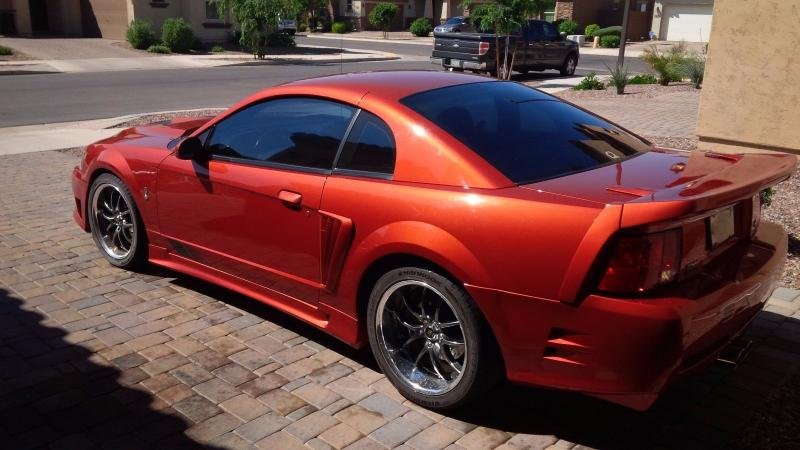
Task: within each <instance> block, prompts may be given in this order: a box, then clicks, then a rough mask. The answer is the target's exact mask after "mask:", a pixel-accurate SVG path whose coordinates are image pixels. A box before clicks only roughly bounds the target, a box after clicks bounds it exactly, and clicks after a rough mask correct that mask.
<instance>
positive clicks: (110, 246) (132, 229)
mask: <svg viewBox="0 0 800 450" xmlns="http://www.w3.org/2000/svg"><path fill="white" fill-rule="evenodd" d="M88 199H89V205H88V211H87V212H88V216H89V217H88V218H89V225H90V227H91V230H92V238H93V239H94V242H95V244H97V247H98V248H99V249H100V251H101V252H102V254H103V256H104V257H105V258H106V259H107V260H108V262H110V263H111V264H113V265H115V266H117V267H123V268H133V267H136V266H139V265H141V264H142V263H144V261H146V260H147V238H146V236H145V233H144V225H143V224H142V220H141V217H139V211H138V210H137V209H136V204H135V203H134V202H133V198H132V197H131V194H130V191H129V190H128V188H127V186H125V183H123V182H122V180H120V179H119V178H117V177H115V176H114V175H111V174H109V173H104V174H102V175H100V176H99V177H97V179H96V180H94V182H93V183H92V187H91V189H89V196H88Z"/></svg>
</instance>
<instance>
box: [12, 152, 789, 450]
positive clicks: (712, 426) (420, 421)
mask: <svg viewBox="0 0 800 450" xmlns="http://www.w3.org/2000/svg"><path fill="white" fill-rule="evenodd" d="M75 162H76V158H75V157H74V156H72V155H69V154H65V153H59V152H40V153H30V154H25V155H12V156H6V157H2V158H0V417H2V420H0V448H29V447H43V446H51V447H53V448H68V449H77V448H92V447H110V448H136V449H141V448H145V446H149V447H160V448H177V447H197V446H199V445H200V444H201V443H204V444H208V445H210V446H214V447H218V448H248V447H251V446H253V445H254V446H256V447H259V448H272V449H285V448H295V447H296V448H301V447H304V446H306V447H311V448H329V447H346V446H348V445H351V446H352V448H381V447H393V446H403V447H406V448H409V447H413V448H420V449H424V448H443V447H447V446H450V448H452V449H460V448H491V447H496V446H501V447H503V448H546V447H549V446H555V448H569V447H572V446H574V445H576V444H581V445H585V446H591V447H605V448H608V447H635V448H644V447H649V446H652V445H658V446H662V447H679V448H695V447H714V446H719V445H722V444H723V443H725V442H728V441H729V440H731V439H735V438H736V435H737V432H738V431H739V430H740V429H741V428H742V426H743V424H745V423H746V422H747V419H748V418H749V417H750V415H751V414H752V413H753V411H756V410H758V409H759V408H761V407H762V406H763V402H764V401H765V399H766V398H768V395H769V393H770V392H772V391H773V390H774V389H775V387H776V386H778V385H780V384H781V383H783V382H784V381H785V380H786V379H787V377H788V376H789V375H790V374H791V373H792V372H793V371H794V370H795V369H796V368H797V366H798V363H799V362H800V354H798V344H800V321H798V318H800V314H799V313H798V312H797V311H798V307H800V298H795V295H796V293H795V292H790V291H781V292H780V294H779V295H781V296H782V298H783V299H782V300H780V299H776V300H774V301H773V302H774V304H773V305H771V306H769V307H768V309H769V311H766V312H763V313H762V314H761V315H760V316H759V317H758V318H757V320H756V322H755V325H754V327H753V328H752V329H751V330H750V332H749V336H750V337H751V338H753V339H756V340H757V344H756V345H755V349H754V350H753V352H752V354H751V355H750V357H749V358H748V360H747V361H746V363H745V364H743V365H741V366H740V367H738V369H737V370H735V371H733V370H731V369H728V368H723V367H718V366H715V367H712V368H711V369H710V370H709V371H708V372H705V373H704V374H703V375H701V376H699V377H696V378H692V379H689V380H687V381H684V382H681V383H679V384H678V385H676V386H674V388H673V389H672V390H671V391H670V392H669V393H668V394H667V395H665V396H664V397H663V398H662V400H661V401H659V402H658V403H657V404H656V406H655V408H654V409H653V410H651V411H650V412H648V413H645V414H641V413H635V412H633V411H629V410H626V409H624V408H621V407H617V406H613V405H610V404H606V403H604V402H602V401H599V400H594V399H591V398H588V397H584V396H581V395H577V394H567V393H561V392H552V391H542V390H536V389H529V388H521V387H511V386H501V387H499V388H498V389H497V390H495V391H494V392H492V393H491V394H490V395H489V396H487V397H486V399H484V400H482V401H481V402H479V403H477V404H474V405H471V406H469V407H467V408H464V409H462V410H459V411H455V412H453V413H449V414H448V415H447V416H442V415H439V414H436V413H433V412H430V411H426V410H424V409H421V408H418V407H415V406H413V405H411V404H409V403H408V402H406V401H404V400H403V399H402V398H401V397H400V396H399V395H398V394H397V392H396V391H395V390H394V389H393V388H392V387H391V386H390V385H389V383H388V382H387V380H386V379H385V378H384V377H383V376H382V375H381V374H380V373H378V372H376V371H375V370H374V362H373V361H372V359H371V358H370V356H369V354H368V353H367V352H363V351H362V352H356V351H353V350H351V349H349V348H347V347H346V346H344V345H342V344H340V343H339V342H338V341H336V340H334V339H332V338H329V337H327V336H325V335H324V334H322V333H320V332H318V331H315V330H314V329H312V328H311V327H309V326H306V325H303V324H301V323H299V322H298V321H296V320H294V319H291V318H289V317H287V316H286V315H283V314H281V313H278V312H276V311H274V310H272V309H270V308H268V307H265V306H262V305H260V304H258V303H257V302H255V301H253V300H249V299H247V298H244V297H242V296H240V295H236V294H233V293H231V292H229V291H226V290H224V289H220V288H216V287H214V286H211V285H209V284H206V283H202V282H199V281H197V280H194V279H192V278H189V277H184V276H178V275H176V274H174V273H170V272H165V271H161V270H158V269H152V270H151V271H150V272H148V273H133V272H127V271H124V270H119V269H115V268H113V267H111V266H110V265H108V264H107V263H106V262H105V261H104V260H103V259H102V258H101V257H100V256H99V253H98V252H97V250H96V249H95V247H94V245H93V243H92V240H91V239H90V237H89V236H88V235H86V234H84V233H83V232H81V231H80V230H78V229H77V228H76V226H75V225H74V224H73V222H72V218H71V209H72V200H71V198H70V186H69V181H68V180H69V173H70V169H71V168H72V166H73V165H74V164H75ZM792 314H794V318H790V317H788V316H790V315H792Z"/></svg>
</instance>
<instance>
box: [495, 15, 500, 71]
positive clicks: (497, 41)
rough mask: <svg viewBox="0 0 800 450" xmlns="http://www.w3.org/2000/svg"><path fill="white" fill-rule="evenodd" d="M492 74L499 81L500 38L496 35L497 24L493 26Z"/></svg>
mask: <svg viewBox="0 0 800 450" xmlns="http://www.w3.org/2000/svg"><path fill="white" fill-rule="evenodd" d="M494 29H495V32H494V64H495V66H494V73H495V76H496V77H497V79H498V80H499V79H500V36H499V35H498V34H497V24H496V23H495V24H494Z"/></svg>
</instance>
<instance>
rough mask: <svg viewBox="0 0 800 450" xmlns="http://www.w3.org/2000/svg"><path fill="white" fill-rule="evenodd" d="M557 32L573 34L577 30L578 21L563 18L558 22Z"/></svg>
mask: <svg viewBox="0 0 800 450" xmlns="http://www.w3.org/2000/svg"><path fill="white" fill-rule="evenodd" d="M558 32H559V33H566V34H567V35H570V34H575V33H577V32H578V22H575V21H574V20H565V21H563V22H561V23H560V24H558Z"/></svg>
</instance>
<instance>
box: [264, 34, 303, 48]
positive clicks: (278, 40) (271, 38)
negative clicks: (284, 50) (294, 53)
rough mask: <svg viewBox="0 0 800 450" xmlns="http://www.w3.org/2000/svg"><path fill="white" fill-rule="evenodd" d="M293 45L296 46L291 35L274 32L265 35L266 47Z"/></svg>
mask: <svg viewBox="0 0 800 450" xmlns="http://www.w3.org/2000/svg"><path fill="white" fill-rule="evenodd" d="M295 45H297V44H296V43H295V42H294V36H292V35H291V34H287V33H281V32H280V31H276V32H274V33H270V34H268V35H267V39H266V46H267V47H294V46H295Z"/></svg>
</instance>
